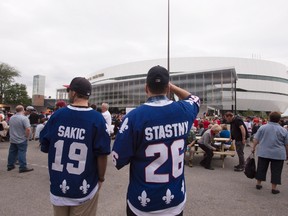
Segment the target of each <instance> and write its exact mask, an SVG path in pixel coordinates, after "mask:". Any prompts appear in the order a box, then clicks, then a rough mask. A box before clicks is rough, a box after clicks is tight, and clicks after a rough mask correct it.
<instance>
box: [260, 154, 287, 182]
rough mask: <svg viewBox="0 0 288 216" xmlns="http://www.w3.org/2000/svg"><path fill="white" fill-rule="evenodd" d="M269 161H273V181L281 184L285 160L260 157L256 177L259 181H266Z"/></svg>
mask: <svg viewBox="0 0 288 216" xmlns="http://www.w3.org/2000/svg"><path fill="white" fill-rule="evenodd" d="M269 163H271V166H270V170H271V183H272V184H279V185H280V184H281V174H282V169H283V164H284V160H274V159H269V158H262V157H258V164H257V172H256V177H255V178H256V179H257V180H259V181H266V174H267V170H268V166H269Z"/></svg>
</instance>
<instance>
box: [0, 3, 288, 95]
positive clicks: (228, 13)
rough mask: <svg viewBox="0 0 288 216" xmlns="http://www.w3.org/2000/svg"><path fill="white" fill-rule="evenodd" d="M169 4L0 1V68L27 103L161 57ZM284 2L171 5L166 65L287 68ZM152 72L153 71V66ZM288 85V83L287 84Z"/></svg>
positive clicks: (287, 12) (164, 53)
mask: <svg viewBox="0 0 288 216" xmlns="http://www.w3.org/2000/svg"><path fill="white" fill-rule="evenodd" d="M167 5H168V0H101V1H100V0H84V1H80V0H25V1H23V0H9V1H8V0H0V63H6V64H9V65H10V66H12V67H14V68H16V69H17V70H18V71H19V72H20V74H21V77H19V78H16V79H15V82H17V83H22V84H25V85H26V86H27V91H28V95H29V96H30V97H31V96H32V84H33V76H34V75H44V76H45V77H46V88H45V96H46V97H49V96H51V97H52V98H55V97H56V89H58V88H62V87H63V85H64V84H69V83H70V81H71V80H72V78H74V77H76V76H84V77H88V76H89V75H91V74H92V73H94V72H97V71H99V70H101V69H104V68H107V67H111V66H115V65H118V64H124V63H129V62H134V61H142V60H149V59H158V58H166V57H167V44H168V43H167V35H168V34H167V32H168V31H167V29H168V19H167V18H168V15H167V14H168V13H167V12H168V9H167ZM287 21H288V1H287V0H238V1H236V0H201V1H199V0H198V1H196V0H170V57H171V58H173V57H240V58H256V59H263V60H269V61H275V62H279V63H282V64H284V65H286V66H288V28H287ZM152 66H153V65H152ZM286 78H288V77H286Z"/></svg>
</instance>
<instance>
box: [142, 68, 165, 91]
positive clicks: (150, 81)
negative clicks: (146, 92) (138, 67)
mask: <svg viewBox="0 0 288 216" xmlns="http://www.w3.org/2000/svg"><path fill="white" fill-rule="evenodd" d="M146 83H147V85H148V86H155V85H157V86H166V85H168V83H169V72H168V70H167V69H166V68H164V67H162V66H160V65H157V66H154V67H152V68H151V69H150V70H149V71H148V74H147V78H146Z"/></svg>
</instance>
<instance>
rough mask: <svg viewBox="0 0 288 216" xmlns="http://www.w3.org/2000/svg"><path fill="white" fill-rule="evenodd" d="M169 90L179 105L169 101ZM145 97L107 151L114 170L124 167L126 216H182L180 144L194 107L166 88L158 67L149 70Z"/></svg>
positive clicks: (194, 100) (193, 101) (180, 92)
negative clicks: (127, 171) (127, 172)
mask: <svg viewBox="0 0 288 216" xmlns="http://www.w3.org/2000/svg"><path fill="white" fill-rule="evenodd" d="M169 90H170V92H172V93H174V94H176V95H177V96H178V97H179V99H180V101H178V102H173V101H171V100H169V99H168V98H167V97H166V95H167V94H168V93H169ZM146 93H147V95H148V100H147V102H146V103H145V104H143V105H141V106H140V107H138V108H136V109H134V110H132V111H130V112H129V113H128V114H127V115H126V116H125V118H124V119H123V122H122V125H121V127H120V129H119V132H118V134H117V136H116V140H115V143H114V146H113V151H112V157H113V162H114V164H115V166H116V168H117V169H121V168H122V167H123V166H125V165H127V164H129V163H130V180H129V186H128V192H127V209H126V211H127V215H165V216H168V215H173V216H175V215H183V209H184V206H185V202H186V188H185V179H184V173H183V171H184V170H183V169H184V152H185V140H186V138H187V136H188V133H189V131H190V128H191V126H192V123H193V121H194V119H195V118H196V116H197V114H198V111H199V106H200V101H199V98H198V97H197V96H193V95H191V94H190V93H189V92H188V91H186V90H184V89H182V88H179V87H177V86H175V85H173V84H172V83H169V73H168V71H167V70H166V69H165V68H163V67H161V66H155V67H152V68H151V69H150V70H149V72H148V75H147V78H146Z"/></svg>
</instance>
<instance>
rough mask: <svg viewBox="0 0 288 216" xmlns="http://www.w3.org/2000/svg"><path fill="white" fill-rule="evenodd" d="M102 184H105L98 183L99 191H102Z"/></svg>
mask: <svg viewBox="0 0 288 216" xmlns="http://www.w3.org/2000/svg"><path fill="white" fill-rule="evenodd" d="M102 184H103V182H100V181H98V186H99V190H100V189H101V187H102Z"/></svg>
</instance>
